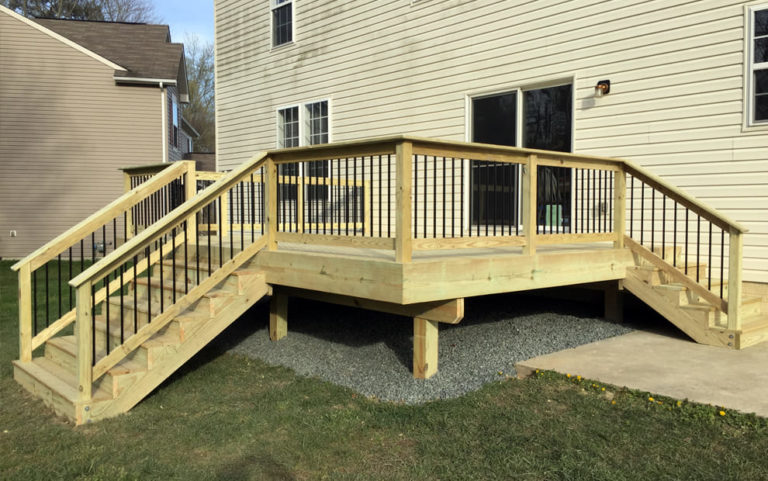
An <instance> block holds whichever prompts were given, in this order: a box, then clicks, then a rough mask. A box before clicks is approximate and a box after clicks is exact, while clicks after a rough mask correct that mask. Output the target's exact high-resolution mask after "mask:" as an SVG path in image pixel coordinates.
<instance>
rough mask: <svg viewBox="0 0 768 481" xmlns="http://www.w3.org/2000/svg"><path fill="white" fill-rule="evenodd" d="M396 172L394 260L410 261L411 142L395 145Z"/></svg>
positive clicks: (411, 234) (411, 233)
mask: <svg viewBox="0 0 768 481" xmlns="http://www.w3.org/2000/svg"><path fill="white" fill-rule="evenodd" d="M395 150H396V167H395V170H396V174H397V179H396V180H395V182H396V184H395V185H396V189H395V202H396V204H395V205H396V208H395V215H396V219H395V234H396V238H395V261H396V262H400V263H407V262H411V254H412V249H413V247H412V244H413V242H412V238H413V232H412V230H411V229H412V226H411V209H412V202H411V189H412V185H411V184H412V182H413V180H412V177H413V164H412V158H413V143H412V142H409V141H402V142H400V143H398V144H397V147H396V149H395Z"/></svg>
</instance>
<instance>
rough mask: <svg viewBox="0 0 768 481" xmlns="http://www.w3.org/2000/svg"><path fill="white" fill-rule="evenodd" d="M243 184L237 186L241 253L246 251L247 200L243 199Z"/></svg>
mask: <svg viewBox="0 0 768 481" xmlns="http://www.w3.org/2000/svg"><path fill="white" fill-rule="evenodd" d="M243 185H244V183H243V182H240V183H239V184H237V187H238V188H239V189H240V252H243V251H244V250H245V199H244V198H243Z"/></svg>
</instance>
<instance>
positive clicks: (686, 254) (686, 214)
mask: <svg viewBox="0 0 768 481" xmlns="http://www.w3.org/2000/svg"><path fill="white" fill-rule="evenodd" d="M688 212H690V211H689V210H688V208H686V209H685V275H688Z"/></svg>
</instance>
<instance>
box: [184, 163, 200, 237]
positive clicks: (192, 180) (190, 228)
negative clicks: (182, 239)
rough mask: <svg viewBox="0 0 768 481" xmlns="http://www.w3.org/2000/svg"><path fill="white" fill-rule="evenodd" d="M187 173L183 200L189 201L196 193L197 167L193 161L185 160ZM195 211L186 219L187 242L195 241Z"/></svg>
mask: <svg viewBox="0 0 768 481" xmlns="http://www.w3.org/2000/svg"><path fill="white" fill-rule="evenodd" d="M186 163H187V173H186V174H185V177H184V202H187V201H189V200H190V199H191V198H192V197H194V196H196V195H197V167H196V165H195V162H194V161H186ZM196 224H197V213H194V214H192V215H191V216H189V218H188V219H187V232H186V238H187V242H189V243H191V244H196V243H197V237H196V236H195V233H196V232H197V225H196Z"/></svg>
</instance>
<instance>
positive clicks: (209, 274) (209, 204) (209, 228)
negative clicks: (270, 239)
mask: <svg viewBox="0 0 768 481" xmlns="http://www.w3.org/2000/svg"><path fill="white" fill-rule="evenodd" d="M214 202H216V201H215V200H214V201H212V202H209V203H208V205H207V206H206V209H208V277H211V205H212V204H213V203H214ZM262 220H263V219H262ZM198 284H199V282H198Z"/></svg>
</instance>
